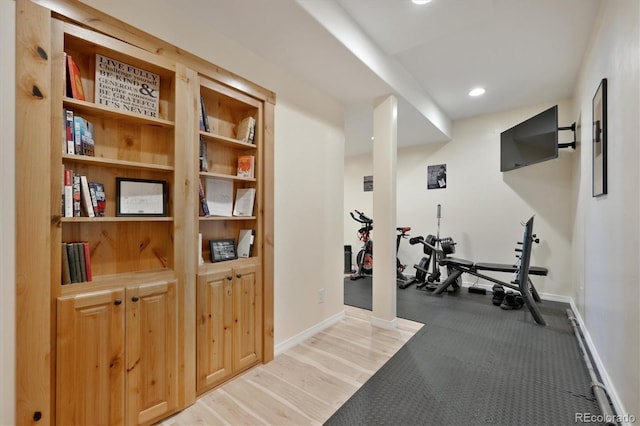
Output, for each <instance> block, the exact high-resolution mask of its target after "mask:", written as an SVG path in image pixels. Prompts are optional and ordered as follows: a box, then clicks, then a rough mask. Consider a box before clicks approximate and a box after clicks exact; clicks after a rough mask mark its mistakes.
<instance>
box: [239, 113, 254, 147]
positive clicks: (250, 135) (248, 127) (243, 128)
mask: <svg viewBox="0 0 640 426" xmlns="http://www.w3.org/2000/svg"><path fill="white" fill-rule="evenodd" d="M255 132H256V119H255V118H253V117H251V116H249V117H245V118H243V119H242V121H240V124H238V131H237V132H236V139H238V140H240V141H242V142H247V143H253V141H254V139H255Z"/></svg>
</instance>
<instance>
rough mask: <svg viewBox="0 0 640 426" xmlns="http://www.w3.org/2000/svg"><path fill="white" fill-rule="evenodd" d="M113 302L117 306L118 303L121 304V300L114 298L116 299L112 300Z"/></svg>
mask: <svg viewBox="0 0 640 426" xmlns="http://www.w3.org/2000/svg"><path fill="white" fill-rule="evenodd" d="M113 304H114V305H116V306H118V305H120V304H122V300H120V299H116V300H114V301H113Z"/></svg>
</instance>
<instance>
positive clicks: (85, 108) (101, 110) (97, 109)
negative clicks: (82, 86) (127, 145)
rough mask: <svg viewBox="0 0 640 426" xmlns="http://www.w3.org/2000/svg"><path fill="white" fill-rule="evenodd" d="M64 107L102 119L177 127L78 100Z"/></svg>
mask: <svg viewBox="0 0 640 426" xmlns="http://www.w3.org/2000/svg"><path fill="white" fill-rule="evenodd" d="M62 102H63V105H64V106H65V107H66V108H69V109H73V110H74V112H75V111H79V112H84V113H88V114H96V115H100V116H102V117H111V118H117V119H121V120H127V121H129V122H137V123H140V124H146V125H151V126H159V127H168V128H172V127H174V126H175V124H174V122H173V121H168V120H163V119H161V118H153V117H145V116H144V115H140V114H134V113H131V112H126V111H121V110H117V109H113V108H109V107H105V106H102V105H98V104H94V103H93V102H87V101H81V100H78V99H73V98H67V97H65V98H64V99H63V100H62Z"/></svg>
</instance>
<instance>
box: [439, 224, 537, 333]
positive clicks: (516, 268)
mask: <svg viewBox="0 0 640 426" xmlns="http://www.w3.org/2000/svg"><path fill="white" fill-rule="evenodd" d="M533 242H539V240H537V239H536V238H535V236H534V235H533V216H532V217H531V218H530V219H529V220H528V221H527V222H526V223H525V225H524V236H523V238H522V249H518V251H520V250H521V251H522V254H521V255H520V262H519V264H518V265H508V264H501V263H474V262H471V261H470V260H465V259H457V258H454V257H444V258H442V259H441V260H440V265H441V266H447V270H448V271H450V274H449V276H448V277H447V279H446V280H444V281H443V282H442V283H440V285H439V286H438V287H437V288H436V289H435V290H434V292H433V294H441V293H442V292H444V291H445V290H446V289H447V288H448V287H449V286H453V287H454V289H455V290H457V289H458V288H459V283H458V278H460V276H461V275H462V274H463V273H465V272H466V273H468V274H471V275H475V276H477V277H480V278H483V279H486V280H489V281H491V282H494V283H497V284H500V285H503V286H505V287H508V288H512V289H514V290H517V291H519V292H520V294H521V295H522V297H523V299H524V302H525V304H526V305H527V308H528V309H529V312H531V315H532V316H533V319H534V320H535V322H536V323H538V324H540V325H547V323H546V321H545V320H544V318H543V317H542V313H541V312H540V309H539V308H538V305H537V304H536V302H540V301H541V299H540V296H539V295H538V292H537V291H536V289H535V287H534V286H533V283H532V282H531V279H530V278H529V275H547V273H548V271H547V269H546V268H541V267H535V266H533V267H532V266H530V260H531V244H532V243H533ZM479 270H486V271H497V272H511V273H515V272H517V274H518V275H517V278H516V279H515V281H513V282H511V283H507V282H504V281H501V280H498V279H496V278H493V277H489V276H487V275H484V274H481V273H479V272H478V271H479Z"/></svg>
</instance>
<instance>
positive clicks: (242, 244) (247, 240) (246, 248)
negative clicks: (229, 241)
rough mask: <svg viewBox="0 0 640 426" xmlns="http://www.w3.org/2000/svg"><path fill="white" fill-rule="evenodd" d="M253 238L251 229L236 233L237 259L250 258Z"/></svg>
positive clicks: (253, 234) (253, 233)
mask: <svg viewBox="0 0 640 426" xmlns="http://www.w3.org/2000/svg"><path fill="white" fill-rule="evenodd" d="M254 237H255V232H254V231H253V229H241V230H240V231H239V232H238V257H251V252H252V251H253V240H254Z"/></svg>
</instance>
